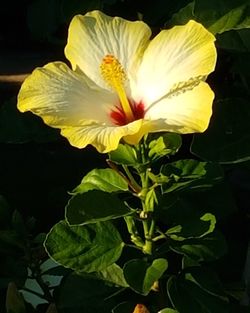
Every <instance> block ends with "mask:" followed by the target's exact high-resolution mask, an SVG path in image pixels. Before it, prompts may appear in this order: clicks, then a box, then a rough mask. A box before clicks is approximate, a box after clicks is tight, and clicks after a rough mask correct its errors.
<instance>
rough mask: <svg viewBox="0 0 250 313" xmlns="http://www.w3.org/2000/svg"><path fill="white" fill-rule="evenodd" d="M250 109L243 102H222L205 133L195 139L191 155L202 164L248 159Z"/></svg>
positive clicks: (231, 100) (249, 152)
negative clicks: (202, 162)
mask: <svg viewBox="0 0 250 313" xmlns="http://www.w3.org/2000/svg"><path fill="white" fill-rule="evenodd" d="M249 119H250V105H249V101H247V100H245V99H241V98H238V99H236V98H235V99H233V98H231V99H223V100H221V101H217V102H215V104H214V114H213V119H212V120H211V123H210V126H209V128H208V130H207V131H206V132H205V133H204V134H202V135H201V134H199V135H194V139H193V142H192V145H191V152H192V153H193V154H195V155H197V156H199V157H200V158H202V159H204V160H209V161H215V162H220V163H239V162H243V161H246V160H249V159H250V124H249Z"/></svg>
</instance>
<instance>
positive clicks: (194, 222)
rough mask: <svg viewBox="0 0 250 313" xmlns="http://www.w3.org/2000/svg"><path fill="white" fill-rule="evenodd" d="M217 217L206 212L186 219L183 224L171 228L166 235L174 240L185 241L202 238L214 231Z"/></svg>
mask: <svg viewBox="0 0 250 313" xmlns="http://www.w3.org/2000/svg"><path fill="white" fill-rule="evenodd" d="M215 224H216V219H215V216H214V215H213V214H210V213H206V214H204V215H202V216H201V217H199V218H196V219H195V218H193V217H192V218H190V219H189V220H186V219H185V220H184V221H183V223H182V224H181V225H177V226H174V227H172V228H169V229H168V230H167V232H166V235H167V236H169V237H170V238H171V239H173V240H177V241H183V240H186V239H191V238H202V237H204V236H206V235H207V234H209V233H212V232H213V231H214V228H215Z"/></svg>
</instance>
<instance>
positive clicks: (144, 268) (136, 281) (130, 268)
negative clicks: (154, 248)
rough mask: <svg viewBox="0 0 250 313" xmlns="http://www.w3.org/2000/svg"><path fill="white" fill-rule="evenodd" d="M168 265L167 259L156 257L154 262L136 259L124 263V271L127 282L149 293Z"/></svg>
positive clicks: (144, 293)
mask: <svg viewBox="0 0 250 313" xmlns="http://www.w3.org/2000/svg"><path fill="white" fill-rule="evenodd" d="M167 267H168V262H167V260H166V259H155V260H154V261H153V262H152V264H150V263H148V262H147V261H145V260H141V259H134V260H131V261H128V262H127V263H126V264H125V265H124V268H123V272H124V277H125V279H126V281H127V283H128V284H129V286H130V287H131V288H132V289H133V290H134V291H136V292H138V293H140V294H142V295H147V294H148V293H149V292H150V290H151V288H152V287H153V285H154V283H155V282H156V281H157V280H158V279H160V278H161V276H162V275H163V273H164V272H165V271H166V269H167Z"/></svg>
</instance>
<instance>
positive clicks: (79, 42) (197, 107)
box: [18, 11, 216, 153]
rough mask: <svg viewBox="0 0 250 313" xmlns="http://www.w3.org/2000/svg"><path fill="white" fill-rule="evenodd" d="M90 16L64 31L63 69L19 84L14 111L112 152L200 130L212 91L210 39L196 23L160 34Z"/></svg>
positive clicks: (77, 142) (50, 67) (51, 68)
mask: <svg viewBox="0 0 250 313" xmlns="http://www.w3.org/2000/svg"><path fill="white" fill-rule="evenodd" d="M150 37H151V31H150V28H149V27H148V26H147V25H146V24H145V23H143V22H142V21H136V22H131V21H127V20H125V19H123V18H120V17H109V16H107V15H105V14H103V13H102V12H99V11H93V12H89V13H87V14H86V15H84V16H82V15H77V16H75V17H74V18H73V20H72V22H71V24H70V26H69V35H68V43H67V45H66V48H65V55H66V57H67V59H68V60H69V61H70V63H71V66H72V69H70V68H69V67H68V66H67V65H66V64H65V63H62V62H52V63H49V64H47V65H45V66H44V67H42V68H37V69H35V70H34V71H33V73H32V74H31V75H30V76H29V77H28V78H27V79H26V80H25V81H24V83H23V85H22V87H21V89H20V92H19V95H18V109H19V110H20V111H21V112H25V111H32V112H33V113H34V114H37V115H39V116H40V117H42V119H43V120H44V122H45V123H46V124H48V125H50V126H52V127H56V128H60V129H61V134H62V135H63V136H65V137H66V138H67V139H68V140H69V142H70V144H71V145H72V146H75V147H78V148H84V147H85V146H87V145H88V144H90V145H93V146H94V147H95V148H96V149H97V150H98V151H99V152H102V153H106V152H109V151H112V150H115V149H116V148H117V146H118V144H119V142H120V140H121V139H123V140H125V141H126V142H127V143H130V144H136V143H138V142H139V141H140V139H141V138H142V136H143V135H144V134H146V133H149V132H158V131H168V132H175V133H181V134H185V133H194V132H203V131H205V130H206V128H207V127H208V123H209V120H210V117H211V114H212V102H213V98H214V93H213V92H212V90H211V89H210V87H209V86H208V84H207V83H205V79H206V77H207V75H208V74H209V73H211V72H212V71H213V70H214V68H215V63H216V49H215V45H214V41H215V38H214V36H213V35H212V34H211V33H209V32H208V31H207V30H206V29H205V28H204V27H203V26H202V25H201V24H199V23H197V22H195V21H193V20H191V21H189V22H188V23H187V24H186V25H183V26H175V27H173V28H172V29H170V30H162V31H161V32H160V33H159V34H158V35H157V36H156V37H155V38H154V39H152V40H150Z"/></svg>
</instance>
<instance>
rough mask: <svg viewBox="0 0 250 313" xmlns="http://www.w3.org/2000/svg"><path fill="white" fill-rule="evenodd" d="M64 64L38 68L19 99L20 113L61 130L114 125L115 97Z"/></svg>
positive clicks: (24, 85)
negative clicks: (33, 115)
mask: <svg viewBox="0 0 250 313" xmlns="http://www.w3.org/2000/svg"><path fill="white" fill-rule="evenodd" d="M90 83H91V82H90V81H87V80H86V78H85V77H84V75H79V74H77V73H75V72H73V71H72V70H70V68H69V67H68V66H67V65H66V64H64V63H62V62H54V63H49V64H47V65H45V66H44V67H43V68H37V69H35V70H34V72H33V73H32V74H31V75H30V76H29V77H28V78H27V79H26V80H25V82H24V83H23V85H22V87H21V90H20V92H19V95H18V109H19V110H20V111H21V112H25V111H32V112H33V113H34V114H37V115H39V116H40V117H42V118H43V120H44V121H45V123H46V124H48V125H50V126H52V127H57V128H61V127H64V126H81V125H84V124H85V123H89V122H90V121H98V122H101V123H106V124H111V121H110V117H109V112H110V109H111V105H112V104H113V103H115V101H116V100H115V98H114V97H115V96H114V95H112V94H111V93H109V92H107V91H105V90H104V89H100V88H99V87H97V86H95V85H92V86H91V87H92V88H90V85H89V84H90Z"/></svg>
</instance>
